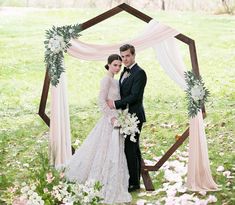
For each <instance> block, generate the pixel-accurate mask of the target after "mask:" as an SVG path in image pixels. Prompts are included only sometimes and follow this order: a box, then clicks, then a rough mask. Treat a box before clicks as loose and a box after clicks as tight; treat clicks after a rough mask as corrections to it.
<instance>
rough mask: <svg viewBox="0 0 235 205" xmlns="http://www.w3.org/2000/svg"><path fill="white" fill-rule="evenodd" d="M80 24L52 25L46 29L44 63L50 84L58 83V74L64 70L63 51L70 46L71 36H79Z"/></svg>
mask: <svg viewBox="0 0 235 205" xmlns="http://www.w3.org/2000/svg"><path fill="white" fill-rule="evenodd" d="M80 31H81V25H80V24H75V25H67V26H61V27H55V26H53V27H52V29H49V30H46V40H45V41H44V44H45V49H46V50H45V59H44V61H45V63H46V68H47V69H48V72H49V76H50V80H51V84H52V85H53V86H56V85H57V84H58V83H59V79H60V75H61V73H62V72H64V70H65V69H64V65H63V60H64V52H67V49H68V48H69V47H70V46H71V44H70V43H69V41H70V39H71V38H78V37H79V36H80V34H79V32H80Z"/></svg>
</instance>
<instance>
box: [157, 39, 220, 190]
mask: <svg viewBox="0 0 235 205" xmlns="http://www.w3.org/2000/svg"><path fill="white" fill-rule="evenodd" d="M154 48H155V51H156V54H157V59H158V61H159V63H160V64H161V66H162V67H163V69H164V71H165V72H166V73H167V75H168V76H169V77H170V78H171V79H172V80H174V81H175V83H176V84H178V85H179V86H180V87H181V88H182V89H183V90H185V89H186V88H187V86H186V82H185V78H184V71H186V66H185V64H184V62H183V59H182V56H181V55H180V51H179V48H178V47H177V44H176V39H175V38H169V39H167V40H165V41H162V42H160V43H158V44H156V45H155V46H154ZM186 185H187V187H188V189H190V190H193V191H208V190H217V184H216V183H215V182H214V180H213V178H212V176H211V170H210V163H209V159H208V148H207V141H206V134H205V129H204V126H203V117H202V112H199V113H198V114H197V115H196V116H195V117H194V118H190V125H189V160H188V172H187V183H186Z"/></svg>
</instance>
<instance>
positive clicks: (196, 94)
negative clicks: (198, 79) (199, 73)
mask: <svg viewBox="0 0 235 205" xmlns="http://www.w3.org/2000/svg"><path fill="white" fill-rule="evenodd" d="M204 95H205V91H204V90H203V87H202V86H200V85H194V86H193V87H192V89H191V96H192V98H193V100H195V101H197V100H202V99H203V97H204Z"/></svg>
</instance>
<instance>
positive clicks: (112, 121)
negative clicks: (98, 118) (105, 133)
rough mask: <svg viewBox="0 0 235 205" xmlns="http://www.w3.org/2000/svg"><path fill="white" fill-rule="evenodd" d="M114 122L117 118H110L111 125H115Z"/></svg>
mask: <svg viewBox="0 0 235 205" xmlns="http://www.w3.org/2000/svg"><path fill="white" fill-rule="evenodd" d="M115 121H117V118H116V117H112V119H111V124H112V125H114V124H115Z"/></svg>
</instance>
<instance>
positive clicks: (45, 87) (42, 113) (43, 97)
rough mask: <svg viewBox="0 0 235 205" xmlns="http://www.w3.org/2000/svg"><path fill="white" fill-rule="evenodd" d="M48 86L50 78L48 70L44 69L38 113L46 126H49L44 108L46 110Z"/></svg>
mask: <svg viewBox="0 0 235 205" xmlns="http://www.w3.org/2000/svg"><path fill="white" fill-rule="evenodd" d="M49 87H50V78H49V74H48V70H46V73H45V77H44V83H43V89H42V95H41V101H40V104H39V110H38V114H39V116H40V117H41V118H42V120H43V121H44V122H45V123H46V124H47V126H48V127H50V118H49V117H48V116H47V115H46V113H45V110H46V104H47V97H48V92H49Z"/></svg>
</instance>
